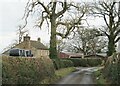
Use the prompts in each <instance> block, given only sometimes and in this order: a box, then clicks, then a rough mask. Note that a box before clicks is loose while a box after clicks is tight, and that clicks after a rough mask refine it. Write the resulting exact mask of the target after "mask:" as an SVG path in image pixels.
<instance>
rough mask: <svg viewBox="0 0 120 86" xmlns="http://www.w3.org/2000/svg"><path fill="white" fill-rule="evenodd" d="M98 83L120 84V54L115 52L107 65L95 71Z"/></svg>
mask: <svg viewBox="0 0 120 86" xmlns="http://www.w3.org/2000/svg"><path fill="white" fill-rule="evenodd" d="M94 77H95V81H96V84H106V85H108V86H109V85H113V84H117V85H118V84H120V54H117V53H114V54H113V55H112V56H110V57H108V60H107V62H106V64H105V67H104V68H103V69H102V70H99V71H96V72H94Z"/></svg>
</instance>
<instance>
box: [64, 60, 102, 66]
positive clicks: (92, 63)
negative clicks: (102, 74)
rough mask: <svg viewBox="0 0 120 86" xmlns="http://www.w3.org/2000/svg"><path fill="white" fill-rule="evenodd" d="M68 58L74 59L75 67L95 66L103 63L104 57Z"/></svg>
mask: <svg viewBox="0 0 120 86" xmlns="http://www.w3.org/2000/svg"><path fill="white" fill-rule="evenodd" d="M65 59H66V58H65ZM66 60H70V61H72V62H73V64H74V66H75V67H79V66H82V67H89V66H90V67H93V66H98V65H101V64H102V59H99V58H67V59H66Z"/></svg>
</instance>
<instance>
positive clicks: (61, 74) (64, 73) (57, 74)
mask: <svg viewBox="0 0 120 86" xmlns="http://www.w3.org/2000/svg"><path fill="white" fill-rule="evenodd" d="M75 70H76V69H75V67H69V68H62V69H59V70H56V71H55V74H54V76H52V77H46V78H45V79H44V80H43V81H41V84H56V83H57V82H58V81H59V80H60V79H61V78H63V77H65V76H67V75H69V74H70V73H72V72H74V71H75Z"/></svg>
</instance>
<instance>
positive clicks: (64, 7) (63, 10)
mask: <svg viewBox="0 0 120 86" xmlns="http://www.w3.org/2000/svg"><path fill="white" fill-rule="evenodd" d="M61 3H62V2H61ZM62 5H63V9H62V10H61V11H60V12H58V13H57V14H56V17H59V16H60V15H62V14H64V13H65V12H66V10H67V9H68V7H67V2H66V0H64V2H63V4H62Z"/></svg>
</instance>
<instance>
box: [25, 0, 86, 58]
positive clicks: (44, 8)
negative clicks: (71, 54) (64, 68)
mask: <svg viewBox="0 0 120 86" xmlns="http://www.w3.org/2000/svg"><path fill="white" fill-rule="evenodd" d="M86 11H87V8H86V7H85V6H83V4H78V3H73V2H66V0H64V1H58V0H54V1H51V2H48V3H46V2H42V1H41V0H29V1H28V3H27V6H26V10H25V14H24V19H25V21H26V22H25V25H26V24H27V18H28V16H29V15H30V13H32V12H35V13H36V12H37V13H40V14H39V15H38V16H39V19H38V22H37V25H36V26H38V27H39V28H41V27H42V25H43V23H44V22H46V23H47V24H49V25H50V29H51V37H50V58H57V49H56V36H57V35H58V36H61V37H62V38H66V37H67V36H68V35H69V33H70V32H72V31H73V30H74V29H75V27H77V26H78V25H80V24H81V20H82V18H83V16H84V15H85V13H86ZM73 12H76V13H74V14H75V15H77V16H76V17H74V15H72V14H73ZM67 16H69V17H67ZM60 26H62V27H63V29H65V31H66V32H65V33H60V32H57V29H58V27H60Z"/></svg>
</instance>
